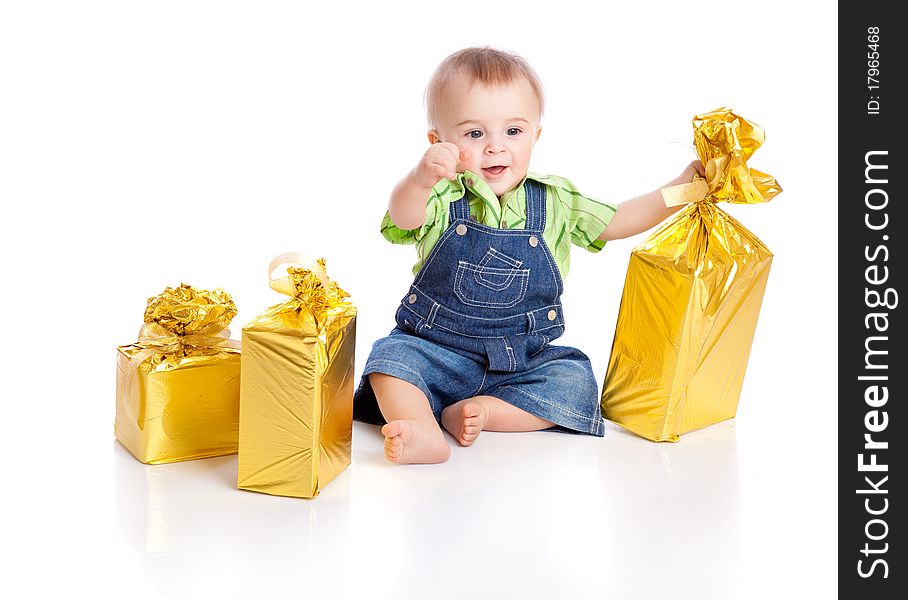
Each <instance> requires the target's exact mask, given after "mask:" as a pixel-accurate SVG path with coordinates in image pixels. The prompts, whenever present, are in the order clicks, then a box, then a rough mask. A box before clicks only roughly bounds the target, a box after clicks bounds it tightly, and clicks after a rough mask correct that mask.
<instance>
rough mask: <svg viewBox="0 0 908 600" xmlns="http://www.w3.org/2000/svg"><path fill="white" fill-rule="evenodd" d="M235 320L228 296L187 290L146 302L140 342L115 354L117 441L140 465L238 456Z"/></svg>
mask: <svg viewBox="0 0 908 600" xmlns="http://www.w3.org/2000/svg"><path fill="white" fill-rule="evenodd" d="M236 312H237V311H236V305H234V303H233V300H232V299H231V298H230V296H229V295H228V294H227V293H226V292H224V291H223V290H213V291H207V290H197V289H195V288H193V287H191V286H188V285H185V284H183V285H180V286H179V287H177V288H167V289H166V290H164V291H163V292H162V293H160V294H158V295H157V296H154V297H152V298H149V299H148V305H147V307H146V309H145V325H144V326H143V327H142V330H141V331H140V332H139V340H138V341H137V342H136V343H135V344H130V345H128V346H120V347H119V348H117V413H116V420H115V422H114V435H115V436H116V438H117V440H119V441H120V443H121V444H123V446H125V447H126V448H127V449H128V450H129V451H130V452H131V453H132V454H133V456H135V457H136V458H137V459H139V460H140V461H142V462H144V463H149V464H156V463H168V462H174V461H178V460H189V459H193V458H206V457H209V456H220V455H222V454H233V453H235V452H236V451H237V437H238V426H239V401H240V350H239V342H237V341H235V340H230V339H228V338H229V336H230V330H229V329H228V328H227V325H228V324H229V323H230V320H231V319H233V317H234V316H236Z"/></svg>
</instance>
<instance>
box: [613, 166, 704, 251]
mask: <svg viewBox="0 0 908 600" xmlns="http://www.w3.org/2000/svg"><path fill="white" fill-rule="evenodd" d="M694 173H699V174H700V175H703V163H701V162H700V161H699V160H695V161H693V162H691V163H690V164H689V165H687V167H685V169H684V171H683V172H682V173H681V174H680V175H679V176H678V177H676V178H675V179H673V180H672V181H669V182H668V183H667V184H665V185H664V186H662V187H669V186H672V185H679V184H681V183H689V182H690V181H691V180H692V179H693V177H694ZM660 189H661V188H660ZM681 208H683V205H680V206H672V207H671V208H667V207H666V206H665V201H664V200H663V199H662V192H661V191H659V190H653V191H652V192H649V193H648V194H643V195H642V196H637V197H636V198H631V199H630V200H625V201H624V202H622V203H621V204H619V205H618V211H617V212H616V213H615V216H614V217H612V220H611V221H610V222H609V224H608V226H606V228H605V231H603V232H602V235H600V236H599V239H600V240H604V241H608V240H618V239H621V238H626V237H630V236H632V235H637V234H638V233H642V232H644V231H646V230H647V229H650V228H651V227H653V226H655V225H657V224H659V223H661V222H662V221H663V220H664V219H665V218H666V217H667V216H669V215H670V214H672V213H674V212H676V211H678V210H680V209H681Z"/></svg>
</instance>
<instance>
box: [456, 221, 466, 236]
mask: <svg viewBox="0 0 908 600" xmlns="http://www.w3.org/2000/svg"><path fill="white" fill-rule="evenodd" d="M454 231H456V232H457V235H467V226H466V225H464V224H463V223H461V224H460V225H458V226H457V229H455V230H454Z"/></svg>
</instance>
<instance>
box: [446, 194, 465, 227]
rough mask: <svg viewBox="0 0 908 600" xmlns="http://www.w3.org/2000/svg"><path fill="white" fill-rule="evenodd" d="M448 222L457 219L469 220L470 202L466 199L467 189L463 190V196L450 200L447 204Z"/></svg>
mask: <svg viewBox="0 0 908 600" xmlns="http://www.w3.org/2000/svg"><path fill="white" fill-rule="evenodd" d="M449 211H450V214H449V217H448V218H449V222H450V223H453V222H454V221H456V220H458V219H463V220H465V221H469V220H470V202H469V201H468V200H467V191H466V190H464V191H463V198H461V199H460V200H456V201H454V202H452V203H451V204H450V206H449Z"/></svg>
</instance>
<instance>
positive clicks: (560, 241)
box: [354, 47, 703, 463]
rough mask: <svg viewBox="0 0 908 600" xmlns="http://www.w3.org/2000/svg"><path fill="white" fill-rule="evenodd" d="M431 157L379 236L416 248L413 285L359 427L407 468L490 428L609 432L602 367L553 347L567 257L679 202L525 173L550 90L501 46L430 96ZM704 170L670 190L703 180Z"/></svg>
mask: <svg viewBox="0 0 908 600" xmlns="http://www.w3.org/2000/svg"><path fill="white" fill-rule="evenodd" d="M426 106H427V112H428V120H429V128H430V129H429V142H430V144H431V145H430V146H429V149H428V150H427V151H426V153H425V155H423V157H422V159H421V160H420V161H419V164H417V165H416V167H415V168H414V169H413V170H411V171H410V172H409V173H408V174H407V175H406V176H405V177H404V178H403V179H402V180H401V181H400V183H398V184H397V186H396V187H395V188H394V190H393V191H392V192H391V199H390V201H389V205H388V212H387V213H386V214H385V218H384V220H383V222H382V227H381V230H382V234H383V235H384V236H385V238H386V239H388V240H390V241H391V242H393V243H396V244H416V247H417V251H418V256H419V260H418V261H417V263H416V266H415V267H414V268H413V272H414V274H415V276H416V278H415V280H414V281H413V284H412V285H411V286H410V289H409V290H408V291H407V293H406V295H405V296H404V297H403V300H402V301H401V304H400V306H399V307H398V309H397V313H396V322H397V325H396V327H395V328H394V329H393V330H392V331H391V333H390V334H389V335H388V336H387V337H384V338H382V339H380V340H378V341H376V342H375V344H374V345H373V347H372V352H371V353H370V354H369V358H368V359H367V361H366V366H365V369H364V371H363V378H362V381H361V382H360V385H359V388H358V389H357V390H356V393H355V395H354V417H355V418H356V419H358V420H361V421H366V422H370V423H375V424H383V425H384V426H383V427H382V428H381V432H382V434H383V435H384V436H385V455H386V457H387V458H388V460H390V461H391V462H394V463H439V462H444V461H445V460H447V459H448V457H449V456H450V452H451V450H450V447H449V445H448V443H447V441H446V440H445V436H444V433H443V432H442V430H441V428H440V427H439V422H440V423H441V426H442V427H444V429H446V430H447V431H448V432H449V433H450V434H451V435H452V436H454V438H455V439H456V440H457V441H458V442H459V443H460V444H461V445H462V446H469V445H470V444H472V443H473V442H474V441H475V440H476V438H477V437H478V436H479V434H480V432H481V431H483V430H484V429H487V430H489V431H538V430H541V429H554V430H560V431H569V432H576V433H585V434H590V435H595V436H602V435H603V433H604V430H605V425H604V422H603V420H602V416H601V414H600V408H599V396H598V392H597V383H596V380H595V377H594V375H593V371H592V368H591V366H590V361H589V358H587V356H586V355H585V354H583V353H582V352H581V351H580V350H577V349H575V348H570V347H566V346H555V345H551V344H550V342H551V341H552V340H554V339H555V338H557V337H559V336H560V335H561V334H562V333H563V332H564V317H563V315H562V306H561V300H560V297H561V294H562V291H563V279H564V278H565V277H567V274H568V269H569V266H570V261H569V259H570V247H571V244H572V243H573V244H577V245H579V246H582V247H584V248H586V249H587V250H589V251H591V252H598V251H599V250H601V249H602V247H603V246H604V245H605V242H606V241H608V240H613V239H618V238H625V237H628V236H631V235H635V234H637V233H640V232H642V231H645V230H647V229H649V228H651V227H653V226H654V225H656V224H657V223H659V222H660V221H662V220H663V219H665V218H666V217H667V216H668V215H669V214H671V213H672V212H674V211H675V210H678V209H679V208H680V206H678V207H674V208H666V207H665V204H664V202H663V200H662V196H661V193H660V192H659V190H655V191H652V192H650V193H648V194H644V195H642V196H639V197H636V198H633V199H630V200H627V201H625V202H622V203H620V204H618V205H613V204H607V203H602V202H599V201H597V200H594V199H593V198H590V197H588V196H585V195H583V194H581V193H580V192H578V191H577V190H576V189H575V188H574V186H573V185H572V184H571V182H570V181H568V180H567V179H563V178H561V177H554V176H545V175H538V174H536V173H528V172H527V169H528V167H529V164H530V155H531V154H532V151H533V147H534V145H535V144H536V141H537V140H538V139H539V134H540V133H541V132H542V127H541V126H540V124H539V123H540V120H541V118H542V112H543V94H542V86H541V84H540V82H539V79H538V77H537V75H536V73H535V72H534V70H533V69H532V67H530V66H529V64H527V62H526V61H525V60H524V59H522V58H521V57H519V56H515V55H512V54H510V53H506V52H502V51H499V50H495V49H492V48H489V47H484V48H467V49H465V50H461V51H459V52H456V53H454V54H452V55H451V56H449V57H448V58H446V59H445V60H444V61H443V62H442V63H441V64H440V65H439V67H438V68H437V69H436V71H435V74H434V75H433V77H432V80H431V81H430V83H429V86H428V88H427V91H426ZM702 171H703V168H702V165H701V163H700V161H694V162H692V163H691V164H690V165H688V166H687V167H686V168H685V169H684V171H683V172H682V173H681V175H680V176H678V177H677V178H676V179H675V180H673V181H671V182H669V183H668V184H666V185H675V184H679V183H686V182H689V181H691V179H692V178H693V175H694V173H695V172H700V173H701V174H702Z"/></svg>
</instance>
